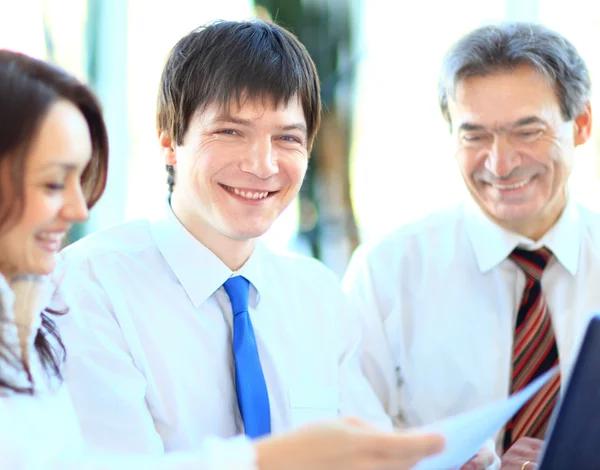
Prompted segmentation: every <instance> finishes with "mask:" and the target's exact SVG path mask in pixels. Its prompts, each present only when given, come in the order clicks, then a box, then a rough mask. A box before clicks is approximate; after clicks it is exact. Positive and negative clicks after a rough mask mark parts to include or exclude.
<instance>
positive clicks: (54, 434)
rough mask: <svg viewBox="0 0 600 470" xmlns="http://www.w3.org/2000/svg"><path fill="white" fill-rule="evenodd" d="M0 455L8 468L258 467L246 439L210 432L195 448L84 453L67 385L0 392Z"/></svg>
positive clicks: (220, 469)
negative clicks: (157, 452) (49, 390)
mask: <svg viewBox="0 0 600 470" xmlns="http://www.w3.org/2000/svg"><path fill="white" fill-rule="evenodd" d="M0 423H2V426H0V456H1V462H2V465H1V467H2V468H7V469H11V470H37V469H41V468H43V469H47V470H257V467H256V450H255V448H254V446H253V445H252V443H251V442H250V440H249V439H247V438H246V437H245V436H238V437H235V438H232V439H221V438H217V437H211V438H208V439H206V441H205V442H204V443H203V445H202V446H201V447H200V448H199V449H198V450H197V451H194V452H174V453H171V454H167V455H163V456H138V455H135V456H134V455H130V456H125V455H111V454H109V453H106V454H98V453H92V454H90V453H87V452H86V451H85V448H83V447H82V446H81V436H80V435H79V429H78V427H77V424H76V421H75V417H74V416H73V410H72V408H71V404H70V402H69V396H68V393H67V392H66V390H64V389H62V388H61V389H60V390H59V391H58V392H57V393H52V394H42V395H34V396H29V395H10V396H0Z"/></svg>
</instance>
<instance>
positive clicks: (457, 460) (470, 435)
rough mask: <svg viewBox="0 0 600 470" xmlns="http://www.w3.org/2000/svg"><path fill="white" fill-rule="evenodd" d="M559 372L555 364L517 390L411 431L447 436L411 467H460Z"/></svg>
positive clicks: (426, 469) (441, 469) (433, 469)
mask: <svg viewBox="0 0 600 470" xmlns="http://www.w3.org/2000/svg"><path fill="white" fill-rule="evenodd" d="M557 371H558V367H555V368H553V369H551V370H549V371H548V372H546V373H545V374H543V375H541V376H540V377H538V378H537V379H536V380H535V381H533V382H532V383H531V384H529V385H528V386H527V387H525V388H524V389H523V390H521V391H520V392H518V393H515V394H513V395H511V396H509V397H508V398H506V399H505V400H500V401H496V402H493V403H491V404H489V405H485V406H482V407H480V408H477V409H475V410H472V411H468V412H466V413H462V414H459V415H456V416H452V417H450V418H447V419H444V420H442V421H438V422H436V423H433V424H429V425H426V426H422V427H419V428H416V429H412V430H411V431H415V432H428V433H429V432H431V433H436V434H441V435H443V436H444V438H445V439H446V448H445V450H444V451H443V452H442V453H440V454H438V455H434V456H432V457H429V458H427V459H424V460H422V461H421V462H419V463H418V464H417V465H416V466H415V467H413V470H449V469H459V468H460V467H461V466H463V465H464V464H465V463H467V461H468V460H469V459H471V458H472V457H473V456H474V455H475V454H477V452H478V451H479V449H481V447H482V446H483V445H484V444H485V442H486V441H487V440H488V439H491V438H493V437H494V435H495V434H496V433H497V432H498V431H499V430H500V429H501V428H502V427H503V426H504V425H505V424H506V423H507V422H508V420H509V419H510V418H512V417H513V416H514V414H515V413H516V412H517V411H519V409H520V408H521V407H522V406H523V405H524V404H525V403H527V401H528V400H529V399H530V398H531V397H533V395H535V393H536V392H537V391H538V390H539V389H540V388H542V387H543V386H544V384H545V383H546V382H548V380H550V379H551V378H552V377H553V376H554V374H556V373H557Z"/></svg>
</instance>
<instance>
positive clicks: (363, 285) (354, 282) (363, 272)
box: [342, 247, 406, 428]
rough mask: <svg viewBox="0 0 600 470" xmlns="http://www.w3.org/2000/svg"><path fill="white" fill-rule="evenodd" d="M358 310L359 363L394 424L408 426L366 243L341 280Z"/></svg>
mask: <svg viewBox="0 0 600 470" xmlns="http://www.w3.org/2000/svg"><path fill="white" fill-rule="evenodd" d="M342 286H343V289H344V291H345V292H346V294H347V296H348V298H349V300H350V304H351V305H352V307H353V308H354V309H355V310H356V312H357V315H358V318H359V323H360V327H361V332H362V344H361V350H360V352H359V354H360V364H361V367H362V370H363V373H364V375H365V377H366V378H367V380H368V381H369V383H370V385H371V387H372V388H373V390H374V392H375V394H376V395H377V397H378V398H379V401H380V402H381V403H382V405H383V407H384V409H385V411H386V412H387V414H388V415H389V416H390V417H391V418H392V420H393V422H394V425H395V426H396V427H399V428H403V427H406V424H405V423H404V421H403V419H402V417H401V413H400V410H399V403H398V382H399V379H398V373H397V365H396V363H395V360H394V356H393V354H392V350H391V347H390V344H389V342H388V335H387V332H386V325H385V317H384V315H385V312H384V309H383V308H382V307H381V305H380V299H378V293H377V291H376V289H375V286H376V280H375V278H374V276H373V274H372V266H370V265H369V259H368V257H367V251H366V249H365V247H359V248H358V249H357V250H356V252H355V253H354V255H353V256H352V259H351V261H350V263H349V265H348V269H347V271H346V274H345V276H344V279H343V281H342Z"/></svg>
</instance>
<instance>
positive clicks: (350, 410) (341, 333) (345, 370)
mask: <svg viewBox="0 0 600 470" xmlns="http://www.w3.org/2000/svg"><path fill="white" fill-rule="evenodd" d="M333 282H335V284H334V285H332V286H331V287H329V288H328V291H329V292H330V295H332V296H333V298H334V299H335V301H336V305H335V311H336V313H337V315H336V316H335V318H334V322H335V323H334V325H333V331H337V332H338V338H339V340H340V346H339V349H338V351H339V382H340V383H339V389H340V405H339V406H340V414H341V415H342V416H345V417H354V418H359V419H361V420H363V421H365V422H367V423H369V424H371V425H372V426H375V427H377V428H379V429H381V430H385V431H390V430H391V429H392V423H391V420H390V418H389V416H388V415H387V413H386V412H385V410H384V409H383V407H382V405H381V402H380V400H379V399H378V397H377V395H376V394H375V393H374V391H373V389H372V387H371V385H370V384H369V381H368V380H367V379H366V377H365V375H364V374H363V371H362V370H361V364H360V359H361V357H360V356H361V341H362V332H361V325H360V321H359V318H358V316H357V314H356V309H355V308H354V307H353V306H352V305H351V304H350V302H349V299H348V298H347V296H346V295H345V294H344V292H343V290H342V289H341V287H340V285H339V280H338V279H337V278H335V280H334V281H333Z"/></svg>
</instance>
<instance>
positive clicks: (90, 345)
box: [54, 261, 164, 455]
mask: <svg viewBox="0 0 600 470" xmlns="http://www.w3.org/2000/svg"><path fill="white" fill-rule="evenodd" d="M63 268H64V269H63V273H68V274H67V275H64V277H63V278H62V281H61V283H60V285H59V290H58V292H57V296H55V299H54V303H55V304H58V305H56V308H57V309H60V308H61V307H66V308H68V314H66V315H63V316H61V317H58V319H59V327H60V332H61V336H62V339H63V342H64V344H65V347H66V350H67V359H66V363H65V368H64V372H63V376H64V379H65V382H66V384H67V387H68V389H69V393H70V395H71V398H72V403H73V407H74V409H75V413H76V415H77V418H78V421H79V425H80V428H81V432H82V435H83V440H84V444H85V447H86V448H87V450H88V451H90V452H100V453H103V452H107V453H117V454H133V453H137V454H147V455H162V454H163V453H164V446H163V441H162V439H161V436H160V434H159V432H158V431H157V429H156V427H155V423H154V419H153V416H152V413H151V411H150V409H149V407H148V405H147V402H146V385H147V382H146V378H145V376H144V374H143V373H142V372H141V371H140V370H139V369H138V367H137V365H136V363H135V361H134V359H133V357H132V355H131V353H130V349H129V346H128V344H127V341H126V339H125V335H124V334H123V331H122V329H121V327H122V325H120V324H119V322H118V320H117V318H116V317H115V315H114V312H113V309H112V305H111V302H110V300H109V299H108V297H107V295H106V293H105V292H104V290H103V288H102V285H101V283H100V282H99V281H98V280H97V279H96V272H95V270H94V269H93V267H92V266H90V264H89V263H88V262H87V261H86V262H85V263H83V265H77V266H76V265H70V264H69V263H67V262H65V263H63ZM65 295H68V296H66V297H65ZM100 391H101V392H100Z"/></svg>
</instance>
